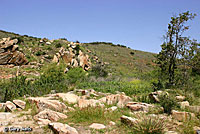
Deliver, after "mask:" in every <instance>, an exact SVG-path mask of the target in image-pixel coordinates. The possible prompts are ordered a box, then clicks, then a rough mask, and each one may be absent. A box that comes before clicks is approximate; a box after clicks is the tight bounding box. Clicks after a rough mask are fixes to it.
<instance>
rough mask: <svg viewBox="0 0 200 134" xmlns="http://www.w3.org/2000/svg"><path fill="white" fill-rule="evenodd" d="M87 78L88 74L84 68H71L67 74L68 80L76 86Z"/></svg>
mask: <svg viewBox="0 0 200 134" xmlns="http://www.w3.org/2000/svg"><path fill="white" fill-rule="evenodd" d="M85 78H86V72H85V71H84V70H83V69H82V68H79V67H77V68H71V69H70V70H69V71H68V72H67V80H68V81H69V82H70V83H71V84H75V83H78V82H81V81H83V80H84V79H85Z"/></svg>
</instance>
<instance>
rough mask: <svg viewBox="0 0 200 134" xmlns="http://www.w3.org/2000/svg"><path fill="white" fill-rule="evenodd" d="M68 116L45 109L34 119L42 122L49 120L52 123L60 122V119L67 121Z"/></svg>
mask: <svg viewBox="0 0 200 134" xmlns="http://www.w3.org/2000/svg"><path fill="white" fill-rule="evenodd" d="M66 118H67V115H65V114H63V113H59V112H55V111H52V110H50V109H45V110H44V111H41V112H39V113H38V114H37V115H35V116H34V119H35V120H37V121H40V119H48V120H50V121H58V120H60V119H66Z"/></svg>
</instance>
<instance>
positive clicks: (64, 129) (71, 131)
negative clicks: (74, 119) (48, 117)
mask: <svg viewBox="0 0 200 134" xmlns="http://www.w3.org/2000/svg"><path fill="white" fill-rule="evenodd" d="M49 126H50V128H51V129H52V130H53V131H54V133H56V134H78V131H77V130H76V129H75V128H73V127H70V126H69V125H67V124H62V123H59V122H53V123H49Z"/></svg>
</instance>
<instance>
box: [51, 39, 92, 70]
mask: <svg viewBox="0 0 200 134" xmlns="http://www.w3.org/2000/svg"><path fill="white" fill-rule="evenodd" d="M60 59H63V61H64V62H65V63H66V64H67V65H68V66H70V67H82V68H83V69H84V70H86V71H87V70H89V69H90V67H91V62H90V59H89V56H88V55H87V54H84V53H83V52H82V51H81V50H80V49H79V44H78V43H73V42H71V43H70V44H69V45H68V49H65V48H64V47H61V48H60V50H59V52H58V53H56V55H54V57H53V60H52V61H53V62H55V63H59V61H60Z"/></svg>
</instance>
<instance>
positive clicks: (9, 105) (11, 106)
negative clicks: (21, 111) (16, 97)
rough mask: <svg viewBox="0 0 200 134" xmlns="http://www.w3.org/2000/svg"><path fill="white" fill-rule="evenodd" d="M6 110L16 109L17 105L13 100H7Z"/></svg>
mask: <svg viewBox="0 0 200 134" xmlns="http://www.w3.org/2000/svg"><path fill="white" fill-rule="evenodd" d="M5 110H6V111H8V112H13V111H14V110H16V106H15V104H13V103H12V102H11V101H7V102H6V104H5Z"/></svg>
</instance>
